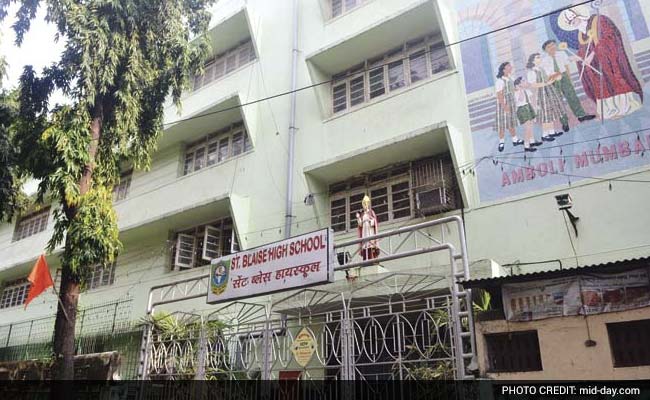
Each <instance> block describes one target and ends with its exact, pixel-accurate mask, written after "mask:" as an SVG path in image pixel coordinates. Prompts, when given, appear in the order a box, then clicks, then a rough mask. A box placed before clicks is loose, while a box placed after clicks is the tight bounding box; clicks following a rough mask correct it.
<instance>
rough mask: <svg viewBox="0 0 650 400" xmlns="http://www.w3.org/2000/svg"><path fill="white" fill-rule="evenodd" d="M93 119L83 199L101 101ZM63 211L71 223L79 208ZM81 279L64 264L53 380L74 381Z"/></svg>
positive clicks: (92, 164)
mask: <svg viewBox="0 0 650 400" xmlns="http://www.w3.org/2000/svg"><path fill="white" fill-rule="evenodd" d="M91 117H92V122H91V124H90V133H91V142H90V146H89V147H88V155H89V156H90V157H89V159H90V162H89V164H88V165H86V167H85V169H84V172H83V174H82V176H81V179H80V180H79V194H80V195H81V196H83V195H84V194H86V193H87V192H88V190H90V188H91V184H92V178H93V170H94V169H95V156H96V154H97V147H98V146H99V140H100V138H101V131H102V121H103V120H104V110H103V106H102V101H101V100H97V101H96V102H95V108H94V109H93V110H92V113H91ZM64 201H65V200H64ZM64 211H65V212H66V215H67V217H68V218H69V220H70V221H73V220H74V218H76V214H77V209H76V207H74V206H72V207H69V206H67V205H65V204H64ZM66 243H69V241H67V240H66ZM66 250H67V249H66ZM64 253H65V252H64ZM87 267H89V266H87V265H84V266H83V268H87ZM79 276H80V274H79V273H75V271H72V270H71V269H70V267H69V265H67V264H66V263H63V265H62V269H61V289H60V292H59V295H60V299H61V301H60V302H59V304H58V307H57V312H56V322H55V324H54V356H55V360H54V365H53V374H52V377H53V378H54V379H56V380H72V379H74V354H75V325H76V320H77V304H78V302H79V292H80V288H81V282H80V280H79ZM64 310H65V311H64ZM66 386H67V387H68V388H69V387H71V386H69V385H66ZM51 394H52V395H53V398H55V399H56V398H69V397H68V395H69V393H65V391H63V392H58V393H51Z"/></svg>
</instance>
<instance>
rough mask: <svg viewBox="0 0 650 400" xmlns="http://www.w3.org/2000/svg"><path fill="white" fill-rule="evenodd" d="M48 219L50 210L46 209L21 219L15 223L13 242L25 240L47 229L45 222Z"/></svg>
mask: <svg viewBox="0 0 650 400" xmlns="http://www.w3.org/2000/svg"><path fill="white" fill-rule="evenodd" d="M49 218H50V208H49V207H47V208H45V209H43V210H41V211H37V212H35V213H32V214H29V215H26V216H24V217H21V218H20V219H19V220H18V222H16V228H15V230H14V237H13V241H14V242H16V241H18V240H22V239H25V238H27V237H30V236H33V235H36V234H37V233H39V232H43V231H44V230H45V229H47V221H48V219H49Z"/></svg>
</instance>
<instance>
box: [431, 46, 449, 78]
mask: <svg viewBox="0 0 650 400" xmlns="http://www.w3.org/2000/svg"><path fill="white" fill-rule="evenodd" d="M430 52H431V53H430V54H431V73H432V74H437V73H438V72H442V71H445V70H448V69H449V68H450V65H449V57H448V56H447V48H446V47H445V46H444V44H443V43H440V44H434V45H433V46H431V47H430Z"/></svg>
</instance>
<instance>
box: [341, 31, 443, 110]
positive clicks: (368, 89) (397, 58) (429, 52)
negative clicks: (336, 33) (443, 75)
mask: <svg viewBox="0 0 650 400" xmlns="http://www.w3.org/2000/svg"><path fill="white" fill-rule="evenodd" d="M450 68H451V64H450V61H449V55H448V53H447V48H446V47H445V45H444V43H443V42H442V41H441V38H440V37H439V36H437V35H428V36H423V37H421V38H418V39H415V40H412V41H411V42H409V43H405V44H404V45H402V46H400V47H398V48H395V49H392V50H390V51H388V52H386V53H384V54H382V55H380V56H378V57H374V58H372V59H370V60H367V61H365V62H363V63H362V64H360V65H357V66H355V67H353V68H351V69H349V70H347V71H344V72H342V73H339V74H336V75H334V76H333V77H332V111H333V112H334V114H337V113H340V112H344V111H349V110H351V109H353V108H354V107H357V106H360V105H362V104H364V103H366V102H368V101H370V100H372V99H375V98H377V97H380V96H383V95H385V94H387V93H390V92H394V91H399V90H401V89H403V88H405V87H408V86H410V85H413V84H415V83H417V82H420V81H424V80H426V79H428V78H430V77H432V76H433V75H435V74H438V73H440V72H442V71H445V70H448V69H450Z"/></svg>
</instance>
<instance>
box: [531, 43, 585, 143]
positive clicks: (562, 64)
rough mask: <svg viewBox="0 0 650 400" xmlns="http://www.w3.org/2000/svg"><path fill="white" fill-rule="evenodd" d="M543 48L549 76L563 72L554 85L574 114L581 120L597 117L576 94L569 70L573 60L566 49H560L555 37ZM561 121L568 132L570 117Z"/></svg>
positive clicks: (543, 62)
mask: <svg viewBox="0 0 650 400" xmlns="http://www.w3.org/2000/svg"><path fill="white" fill-rule="evenodd" d="M542 50H544V52H545V53H546V54H545V56H544V57H543V58H542V68H544V72H546V75H549V76H551V75H553V74H557V73H559V74H561V78H560V79H559V80H556V81H555V83H554V85H555V88H556V89H557V91H558V92H559V93H560V94H561V95H562V96H563V97H564V98H565V99H566V101H567V103H568V104H569V108H570V109H571V112H572V113H573V115H575V116H576V118H578V121H580V122H584V121H589V120H592V119H594V118H596V116H595V115H592V114H587V113H586V112H585V109H584V108H583V107H582V104H581V103H580V99H579V98H578V95H577V94H576V88H575V87H574V86H573V82H572V80H571V73H570V72H569V64H570V63H571V62H572V59H571V58H570V57H569V56H568V55H567V53H566V52H565V51H564V50H561V49H558V44H557V41H555V40H553V39H551V40H547V41H546V42H544V44H543V45H542ZM561 122H562V129H563V130H564V131H565V132H568V131H569V121H568V119H567V118H566V117H565V118H564V119H563V120H562V121H561Z"/></svg>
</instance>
